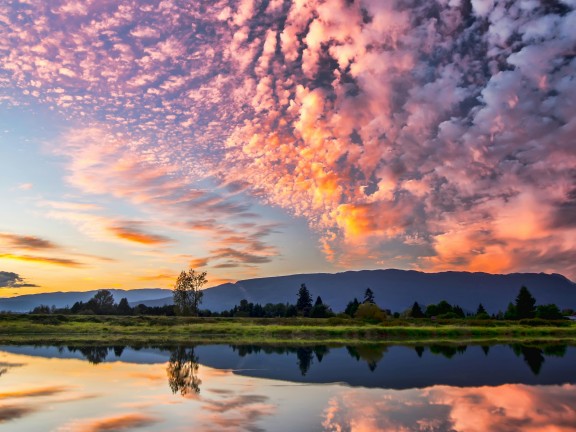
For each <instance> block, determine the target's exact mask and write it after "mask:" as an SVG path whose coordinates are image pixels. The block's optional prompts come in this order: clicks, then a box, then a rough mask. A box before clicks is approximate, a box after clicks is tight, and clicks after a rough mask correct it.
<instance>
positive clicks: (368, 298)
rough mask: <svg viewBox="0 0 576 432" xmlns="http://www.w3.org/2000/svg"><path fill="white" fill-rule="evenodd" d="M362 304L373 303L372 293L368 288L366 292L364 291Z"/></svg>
mask: <svg viewBox="0 0 576 432" xmlns="http://www.w3.org/2000/svg"><path fill="white" fill-rule="evenodd" d="M362 303H375V302H374V292H373V291H372V290H371V289H370V288H366V291H364V301H363V302H362Z"/></svg>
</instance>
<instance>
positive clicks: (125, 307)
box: [117, 297, 132, 315]
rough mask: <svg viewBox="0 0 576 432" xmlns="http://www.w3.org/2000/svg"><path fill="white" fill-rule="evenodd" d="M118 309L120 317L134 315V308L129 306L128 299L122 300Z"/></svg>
mask: <svg viewBox="0 0 576 432" xmlns="http://www.w3.org/2000/svg"><path fill="white" fill-rule="evenodd" d="M117 309H118V313H119V314H120V315H132V308H131V307H130V305H129V304H128V299H127V298H126V297H123V298H122V299H121V300H120V303H118V307H117Z"/></svg>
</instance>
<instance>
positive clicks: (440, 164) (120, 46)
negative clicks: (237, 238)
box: [0, 0, 576, 276]
mask: <svg viewBox="0 0 576 432" xmlns="http://www.w3.org/2000/svg"><path fill="white" fill-rule="evenodd" d="M575 8H576V3H575V2H574V0H552V1H547V2H540V1H537V0H514V1H498V0H471V1H468V0H436V1H424V2H420V1H415V0H414V1H392V0H391V1H381V0H362V1H347V0H323V1H320V0H318V1H315V0H308V1H307V0H298V1H282V0H270V1H258V0H243V1H219V2H208V1H206V2H201V1H195V2H189V1H184V0H182V1H177V0H173V1H170V0H165V1H155V2H152V1H123V2H111V1H101V0H100V1H96V0H94V1H51V2H45V1H38V2H35V1H33V0H27V1H20V2H12V3H10V4H4V5H3V6H0V23H1V24H2V32H3V34H4V36H3V37H2V38H0V70H1V74H0V90H1V93H0V95H1V96H0V97H1V98H2V100H3V101H4V103H15V104H22V103H27V101H28V102H31V101H34V102H37V101H40V102H42V103H46V104H48V105H50V106H55V107H57V109H58V110H60V111H61V112H62V113H63V114H65V115H66V116H67V117H69V118H71V119H74V120H75V121H77V122H78V123H79V124H82V125H84V126H86V125H90V127H92V128H100V129H102V128H103V129H106V133H108V134H112V135H113V136H114V137H115V138H114V142H124V143H125V144H124V145H123V147H122V148H118V149H116V148H113V147H110V148H108V149H107V151H109V152H115V151H117V152H118V154H119V155H122V154H126V153H129V154H130V155H137V157H138V158H139V161H138V162H136V161H133V160H127V161H126V163H130V164H131V165H130V166H136V165H137V164H139V163H144V162H145V163H146V164H148V165H150V164H155V165H162V166H163V167H167V168H162V169H160V168H158V169H159V170H160V171H161V174H162V179H163V180H162V181H163V182H166V180H165V178H166V176H168V175H174V176H179V178H180V180H179V181H178V182H179V183H178V185H176V186H174V185H173V184H172V183H170V184H168V185H169V186H170V187H180V186H179V184H180V183H186V181H189V182H194V181H197V180H200V179H202V178H205V177H206V176H212V178H213V177H216V178H218V179H219V181H221V182H222V184H235V185H241V187H247V188H248V189H247V190H249V191H250V192H251V193H252V194H253V195H254V196H256V197H257V198H258V199H260V200H261V201H262V202H265V203H267V204H270V205H276V206H280V207H282V208H284V209H287V210H288V211H290V212H292V213H293V214H295V215H300V216H303V217H305V218H306V219H307V220H308V221H309V224H310V226H311V227H313V228H314V229H315V230H317V231H318V232H319V233H320V236H321V247H322V248H323V250H324V252H325V254H326V256H327V258H328V259H330V260H332V261H333V262H335V263H337V264H341V265H344V266H354V265H359V264H366V263H371V264H373V265H374V264H381V265H386V266H404V267H415V268H423V269H435V270H440V269H470V270H483V271H494V272H496V271H513V270H537V271H557V272H561V273H564V274H568V275H571V276H574V275H576V143H575V138H574V137H575V136H576V115H575V114H576V104H575V102H574V101H575V100H576V81H575V75H576V58H575V54H576V53H575V50H574V47H575V46H576V11H575ZM103 125H105V126H103ZM77 147H78V146H77V145H71V146H66V145H64V144H63V145H62V147H61V151H64V152H65V153H66V154H67V156H69V158H70V160H71V162H70V169H71V179H72V180H73V181H75V182H76V183H75V184H76V185H77V186H79V187H81V188H84V189H85V190H86V191H88V192H90V191H97V190H98V189H99V187H101V186H98V185H97V183H98V181H99V180H97V179H96V178H93V177H92V176H91V173H90V171H89V168H91V167H93V166H92V165H90V164H85V165H82V163H81V162H82V160H84V159H85V158H86V157H87V156H90V155H87V154H86V152H85V151H84V152H83V151H81V150H79V149H78V148H77ZM95 151H96V150H95ZM97 153H98V152H97ZM107 157H110V158H111V159H114V154H110V153H107ZM131 157H132V156H131ZM121 163H122V161H121V160H115V163H114V164H112V165H117V164H121ZM78 166H82V168H83V171H82V172H81V173H80V171H75V170H74V167H78ZM105 168H106V165H102V166H98V167H97V169H98V176H95V177H98V178H102V170H104V169H105ZM87 169H88V170H87ZM126 171H129V170H128V169H127V168H126ZM117 172H119V171H118V170H116V171H115V173H117ZM80 174H81V176H80ZM109 178H114V176H110V177H109ZM182 179H185V180H186V181H182ZM151 180H152V181H153V180H154V177H151ZM165 184H167V183H165ZM165 184H164V185H165ZM144 185H146V187H149V185H147V182H146V181H141V182H137V181H134V180H131V182H130V184H129V186H130V187H134V188H138V187H139V186H141V187H142V189H143V188H144ZM161 186H163V185H161ZM143 193H144V189H143V190H142V191H138V190H131V191H130V195H131V196H138V195H139V194H143ZM118 194H119V193H117V195H118ZM145 201H146V199H144V198H143V199H142V202H145Z"/></svg>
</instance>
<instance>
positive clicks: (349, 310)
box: [344, 298, 360, 317]
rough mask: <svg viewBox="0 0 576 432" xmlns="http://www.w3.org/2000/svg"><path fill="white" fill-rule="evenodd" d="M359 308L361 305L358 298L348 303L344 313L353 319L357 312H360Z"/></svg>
mask: <svg viewBox="0 0 576 432" xmlns="http://www.w3.org/2000/svg"><path fill="white" fill-rule="evenodd" d="M358 306H360V303H359V302H358V299H357V298H354V300H352V301H351V302H348V304H347V305H346V309H344V313H345V314H346V315H349V316H351V317H353V316H354V314H355V313H356V311H357V310H358Z"/></svg>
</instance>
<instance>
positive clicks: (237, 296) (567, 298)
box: [0, 269, 576, 313]
mask: <svg viewBox="0 0 576 432" xmlns="http://www.w3.org/2000/svg"><path fill="white" fill-rule="evenodd" d="M301 284H306V286H307V288H308V290H309V291H310V293H311V295H312V297H313V299H314V300H315V299H316V296H320V297H322V300H323V302H324V303H326V304H328V305H330V306H331V307H332V309H333V310H334V311H336V312H339V311H342V310H344V308H345V307H346V304H347V303H348V302H349V301H351V300H353V299H354V298H357V299H358V300H359V301H362V300H363V298H364V292H365V290H366V288H370V289H371V290H372V291H373V292H374V297H375V301H376V303H377V304H378V305H379V306H380V307H382V308H384V309H390V310H392V311H403V310H405V309H407V308H409V307H411V305H412V304H413V303H414V301H417V302H418V303H420V304H421V305H428V304H432V303H438V302H440V301H442V300H446V301H448V302H449V303H451V304H458V305H460V306H461V307H462V308H463V309H464V310H466V311H469V312H474V311H475V310H476V308H477V307H478V304H479V303H482V304H483V305H484V307H485V308H486V310H487V311H488V312H489V313H496V312H498V311H499V310H501V311H504V310H505V309H506V307H507V305H508V303H509V302H514V300H515V298H516V295H517V294H518V291H519V289H520V287H521V286H526V287H527V288H528V289H529V290H530V292H531V293H532V295H533V296H534V297H535V298H536V301H537V304H548V303H555V304H557V305H558V306H559V307H560V308H561V309H562V308H567V307H570V308H576V284H575V283H574V282H572V281H570V280H569V279H567V278H566V277H564V276H562V275H560V274H546V273H512V274H488V273H469V272H440V273H423V272H418V271H413V270H395V269H388V270H362V271H347V272H342V273H333V274H330V273H311V274H296V275H289V276H276V277H267V278H257V279H246V280H242V281H238V282H235V283H226V284H222V285H219V286H216V287H212V288H207V289H205V290H204V297H203V302H202V305H201V307H202V308H203V309H210V310H212V311H222V310H227V309H231V308H233V307H234V306H235V305H237V304H239V303H240V301H241V300H242V299H246V300H248V301H249V302H253V303H260V304H262V305H264V304H266V303H295V302H296V299H297V293H298V289H299V288H300V286H301ZM109 291H110V292H111V293H112V294H113V295H114V298H115V299H116V301H119V300H120V299H121V298H122V297H126V298H127V299H128V301H129V303H130V304H131V305H136V304H139V303H143V304H145V305H147V306H162V305H166V304H171V303H172V292H171V290H167V289H159V288H154V289H135V290H117V289H110V290H109ZM95 293H96V291H86V292H56V293H45V294H31V295H23V296H17V297H12V298H4V299H0V310H2V311H12V312H28V311H30V310H32V309H33V308H34V307H36V306H38V305H41V304H44V305H48V306H52V305H54V306H56V307H65V306H72V305H73V304H74V303H75V302H76V301H84V302H85V301H87V300H89V299H90V298H91V297H93V296H94V294H95Z"/></svg>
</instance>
